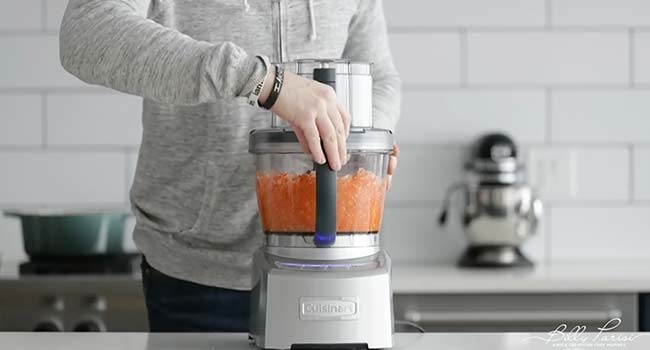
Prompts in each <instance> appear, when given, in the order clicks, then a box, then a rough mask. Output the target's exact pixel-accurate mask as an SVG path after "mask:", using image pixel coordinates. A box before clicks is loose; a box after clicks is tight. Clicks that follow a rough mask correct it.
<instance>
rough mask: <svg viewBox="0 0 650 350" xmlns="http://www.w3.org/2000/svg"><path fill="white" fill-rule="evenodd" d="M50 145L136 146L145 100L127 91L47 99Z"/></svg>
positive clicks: (50, 96)
mask: <svg viewBox="0 0 650 350" xmlns="http://www.w3.org/2000/svg"><path fill="white" fill-rule="evenodd" d="M47 110H48V113H47V117H48V129H47V131H48V137H47V138H48V143H49V144H51V145H113V146H136V145H139V144H140V138H141V135H142V99H141V98H140V97H136V96H131V95H125V94H107V95H104V94H61V95H49V96H48V98H47Z"/></svg>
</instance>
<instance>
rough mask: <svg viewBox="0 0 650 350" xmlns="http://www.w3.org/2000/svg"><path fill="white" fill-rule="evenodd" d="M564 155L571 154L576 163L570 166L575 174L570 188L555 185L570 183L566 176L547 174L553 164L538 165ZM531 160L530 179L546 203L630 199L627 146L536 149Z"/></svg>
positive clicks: (569, 155)
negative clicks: (540, 161)
mask: <svg viewBox="0 0 650 350" xmlns="http://www.w3.org/2000/svg"><path fill="white" fill-rule="evenodd" d="M563 155H568V157H570V159H571V160H572V161H573V162H574V164H572V166H569V168H570V170H569V172H572V173H573V174H571V175H570V179H568V181H569V182H570V185H568V186H567V185H565V184H564V183H554V181H566V180H567V179H566V178H564V177H562V176H558V177H553V176H549V177H547V176H546V174H547V173H546V172H545V171H548V169H547V168H548V167H549V166H552V165H550V164H546V165H544V164H536V163H535V159H540V158H544V159H558V158H559V157H561V156H563ZM530 159H531V161H530V164H528V169H529V174H528V175H529V176H528V178H529V180H530V183H531V185H533V186H534V187H535V188H536V189H538V190H539V192H540V196H541V197H542V199H543V200H546V201H570V200H605V201H608V200H611V201H625V200H627V199H629V198H630V191H629V189H630V181H629V180H630V155H629V150H628V148H627V147H624V146H619V147H590V148H573V147H553V148H540V147H535V148H532V149H531V150H530ZM604 164H607V166H603V165H604ZM563 170H564V169H563ZM559 189H562V190H559Z"/></svg>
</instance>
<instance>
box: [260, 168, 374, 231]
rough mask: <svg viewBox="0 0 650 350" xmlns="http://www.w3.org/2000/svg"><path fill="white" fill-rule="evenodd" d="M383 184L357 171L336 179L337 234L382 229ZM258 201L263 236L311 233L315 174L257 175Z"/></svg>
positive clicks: (311, 172)
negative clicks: (265, 234) (264, 234)
mask: <svg viewBox="0 0 650 350" xmlns="http://www.w3.org/2000/svg"><path fill="white" fill-rule="evenodd" d="M385 192H386V183H385V181H383V180H381V179H380V178H379V177H377V175H375V174H374V173H372V172H370V171H368V170H365V169H359V170H358V171H357V172H356V173H354V174H352V175H346V176H342V177H339V178H338V179H337V191H336V196H337V200H336V217H337V218H336V229H337V231H338V232H339V233H376V232H378V231H379V228H380V226H381V217H382V213H383V209H384V194H385ZM257 200H258V205H259V209H260V215H261V217H262V228H263V230H264V232H265V233H314V230H315V227H316V174H315V173H314V172H313V171H310V172H308V173H305V174H287V173H262V174H258V175H257Z"/></svg>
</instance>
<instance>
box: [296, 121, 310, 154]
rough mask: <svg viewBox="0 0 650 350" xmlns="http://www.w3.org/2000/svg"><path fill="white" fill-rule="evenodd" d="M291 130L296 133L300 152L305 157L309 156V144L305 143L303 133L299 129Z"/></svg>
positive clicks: (305, 139)
mask: <svg viewBox="0 0 650 350" xmlns="http://www.w3.org/2000/svg"><path fill="white" fill-rule="evenodd" d="M292 129H293V132H294V133H296V138H298V143H300V148H302V151H303V152H304V153H305V154H307V155H311V152H310V151H309V143H308V142H307V138H306V137H305V133H304V132H303V131H302V130H301V129H300V128H298V127H295V126H294V127H293V128H292Z"/></svg>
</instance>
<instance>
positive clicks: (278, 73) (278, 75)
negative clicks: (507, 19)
mask: <svg viewBox="0 0 650 350" xmlns="http://www.w3.org/2000/svg"><path fill="white" fill-rule="evenodd" d="M283 84H284V69H283V68H282V67H280V66H275V78H274V79H273V88H272V89H271V93H270V94H269V97H268V98H267V99H266V101H265V102H264V104H263V105H262V107H263V108H265V109H271V108H273V105H274V104H275V101H277V100H278V96H280V91H281V90H282V85H283Z"/></svg>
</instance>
